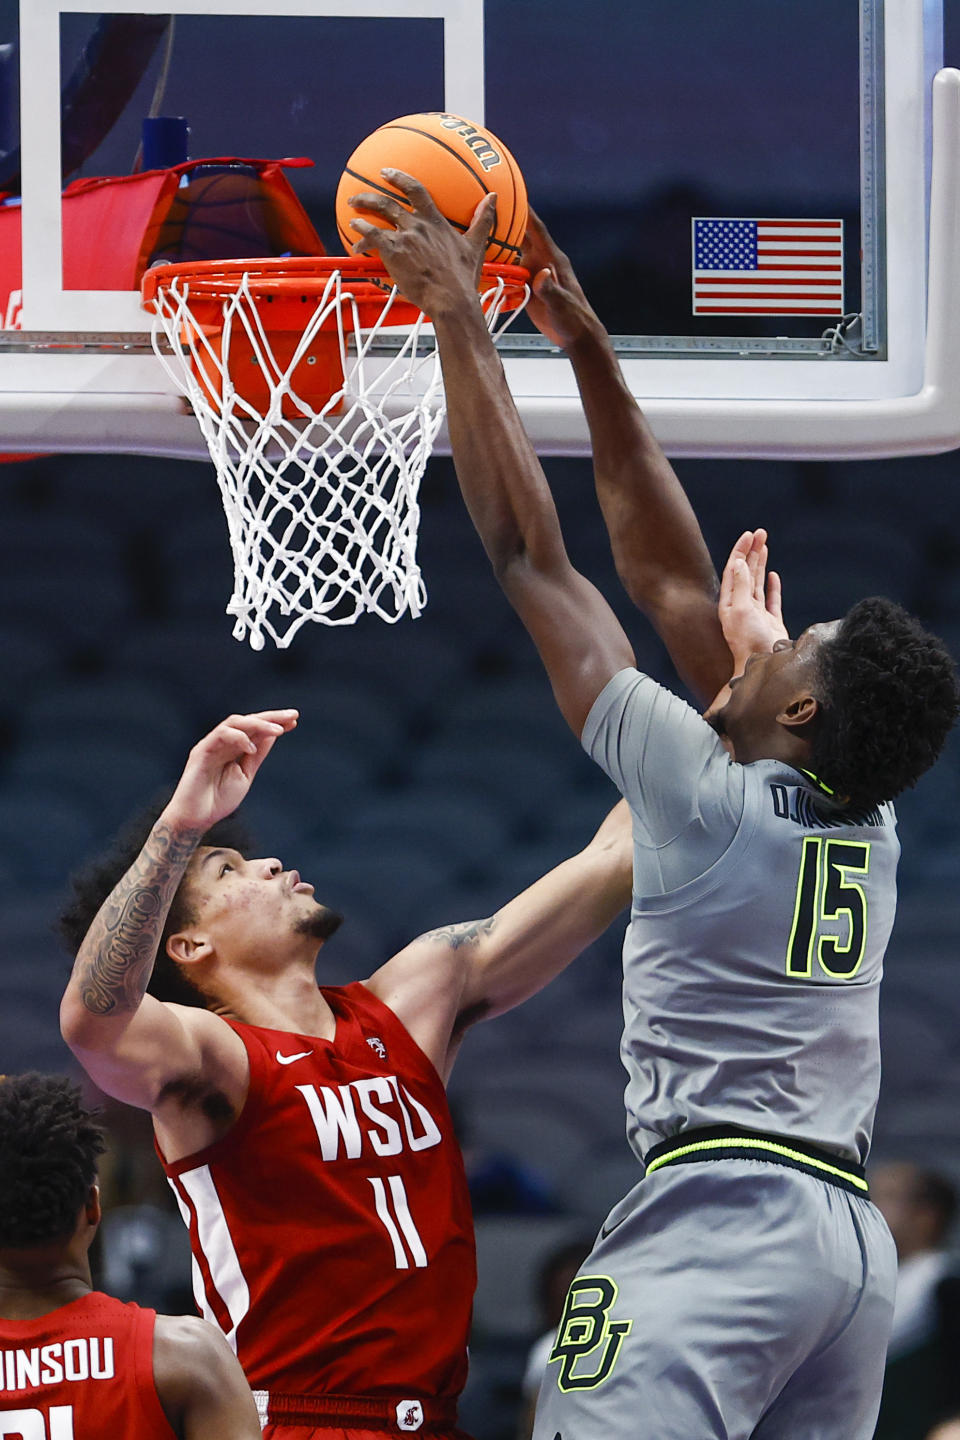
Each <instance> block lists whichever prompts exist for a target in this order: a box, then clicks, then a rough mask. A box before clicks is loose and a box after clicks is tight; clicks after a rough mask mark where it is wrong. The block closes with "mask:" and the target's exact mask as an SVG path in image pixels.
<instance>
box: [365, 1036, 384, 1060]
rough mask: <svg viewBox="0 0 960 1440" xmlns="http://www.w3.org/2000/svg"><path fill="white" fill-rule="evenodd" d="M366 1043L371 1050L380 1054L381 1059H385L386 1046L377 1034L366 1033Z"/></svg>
mask: <svg viewBox="0 0 960 1440" xmlns="http://www.w3.org/2000/svg"><path fill="white" fill-rule="evenodd" d="M367 1044H368V1045H369V1046H370V1049H371V1050H374V1051H376V1053H377V1054H378V1055H379V1056H380V1059H381V1060H386V1058H387V1047H386V1045H384V1043H383V1041H382V1040H381V1039H380V1036H379V1035H368V1036H367Z"/></svg>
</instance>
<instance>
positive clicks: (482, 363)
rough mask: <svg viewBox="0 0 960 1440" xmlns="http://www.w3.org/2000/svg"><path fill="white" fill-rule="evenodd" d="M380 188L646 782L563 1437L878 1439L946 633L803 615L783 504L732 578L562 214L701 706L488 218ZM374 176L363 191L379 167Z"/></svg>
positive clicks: (599, 366)
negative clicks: (903, 826) (616, 611)
mask: <svg viewBox="0 0 960 1440" xmlns="http://www.w3.org/2000/svg"><path fill="white" fill-rule="evenodd" d="M383 173H384V176H385V178H387V179H388V180H389V181H390V182H392V183H393V184H395V185H396V186H398V188H400V189H401V190H402V191H403V192H404V194H405V195H406V197H407V200H408V203H409V208H406V207H405V206H402V205H400V204H398V203H396V202H395V201H393V200H392V199H390V198H389V197H388V196H385V195H380V196H374V195H364V196H363V197H362V199H361V200H360V202H359V203H360V207H361V208H362V209H367V210H369V211H371V212H373V213H375V214H376V215H378V216H379V217H381V218H382V219H385V220H387V221H388V222H389V223H390V224H391V225H392V226H394V227H395V228H394V229H391V230H382V229H374V227H373V226H372V225H371V224H370V223H369V222H366V221H363V220H361V221H359V222H357V224H356V229H357V231H358V233H359V234H360V235H361V237H362V238H361V240H360V241H359V242H358V246H357V248H358V249H360V248H363V247H367V248H370V249H378V250H379V252H380V254H381V256H382V257H383V259H384V260H385V262H386V264H387V266H388V267H389V269H390V271H391V273H392V275H393V277H394V278H395V280H396V281H397V283H398V285H399V287H400V289H401V291H402V292H403V293H404V294H405V295H406V296H407V297H408V298H409V299H411V300H413V301H414V302H415V303H416V304H418V305H420V306H421V307H422V308H423V309H424V310H425V311H426V312H427V313H428V314H429V315H430V316H431V318H432V320H433V322H434V325H435V328H436V334H437V340H438V344H439V348H440V353H441V357H442V361H443V372H444V382H445V386H446V391H447V400H448V410H449V427H450V437H451V443H452V447H453V454H454V459H455V462H456V466H457V473H458V477H459V480H460V484H461V488H462V490H463V493H464V497H465V499H466V502H467V506H468V508H469V510H470V513H471V515H472V517H473V520H474V523H475V524H476V527H477V529H478V531H479V533H480V536H481V538H482V540H483V542H484V545H485V547H486V549H487V552H488V554H489V556H490V558H491V561H492V563H493V567H494V571H495V573H496V576H497V579H498V580H499V581H500V583H501V585H502V587H503V589H504V591H505V593H506V594H507V597H508V598H509V600H510V601H511V603H512V604H513V605H514V607H515V609H516V610H517V612H518V614H519V615H520V617H521V619H522V620H523V621H524V623H525V624H526V626H527V628H528V630H529V631H530V633H531V635H532V637H533V639H534V641H535V643H536V645H537V647H538V649H539V651H540V655H541V657H542V659H543V661H544V664H545V665H546V668H547V671H548V673H549V676H550V680H551V683H552V685H553V689H554V693H555V695H556V698H557V702H558V704H559V706H560V708H561V710H562V712H563V714H564V716H565V717H566V719H567V720H568V722H569V724H570V725H571V727H572V728H573V730H574V731H575V733H576V734H577V735H578V736H580V737H581V739H582V743H583V744H584V746H585V747H586V749H587V750H588V751H589V753H590V754H591V755H592V756H593V757H594V758H595V759H596V760H597V762H598V763H599V764H600V765H601V766H602V767H603V768H604V769H605V770H606V771H607V773H608V774H609V775H611V776H612V778H613V779H614V780H615V781H616V783H617V784H618V785H619V786H620V789H621V790H622V792H623V794H624V795H625V797H626V798H627V800H628V802H629V804H630V807H631V810H632V812H633V825H634V846H635V864H634V893H633V907H632V914H631V920H630V926H629V930H628V932H627V936H626V941H625V945H624V1017H625V1028H624V1034H623V1045H622V1055H623V1059H624V1063H625V1065H626V1069H627V1073H628V1077H629V1081H628V1086H627V1092H626V1101H627V1115H628V1130H629V1134H630V1142H631V1144H632V1146H633V1148H634V1150H635V1151H636V1153H637V1156H638V1158H639V1159H640V1160H641V1161H642V1162H643V1164H644V1166H645V1169H646V1176H645V1178H644V1179H643V1180H642V1181H641V1182H640V1183H639V1184H638V1185H637V1186H636V1187H635V1189H634V1190H633V1191H631V1193H630V1194H629V1195H627V1196H626V1198H625V1199H624V1200H623V1201H622V1202H621V1203H620V1204H619V1205H618V1206H616V1207H615V1209H614V1210H613V1212H612V1213H611V1215H610V1216H609V1217H608V1218H607V1220H606V1222H605V1224H604V1226H603V1228H602V1230H601V1233H600V1237H599V1239H598V1241H597V1243H596V1245H595V1247H594V1250H593V1252H592V1254H591V1255H590V1257H589V1258H588V1259H587V1261H586V1262H585V1263H584V1265H583V1267H582V1269H581V1271H580V1274H579V1275H578V1277H577V1278H576V1280H575V1281H574V1282H573V1284H572V1286H571V1289H570V1292H569V1295H568V1297H567V1302H566V1308H565V1311H564V1314H563V1317H562V1318H561V1321H560V1325H559V1328H558V1333H557V1339H556V1343H555V1345H554V1348H553V1351H552V1353H551V1356H550V1361H549V1363H548V1366H547V1376H546V1378H545V1380H544V1383H543V1388H542V1391H541V1399H540V1404H539V1407H538V1414H537V1421H536V1425H535V1430H534V1435H535V1440H599V1437H604V1440H608V1437H609V1440H620V1437H623V1440H626V1437H629V1440H788V1437H789V1440H869V1437H870V1436H871V1435H872V1432H873V1425H874V1421H875V1418H876V1413H877V1407H878V1403H879V1395H880V1387H881V1378H882V1372H883V1362H884V1353H885V1347H886V1340H887V1335H888V1331H889V1325H890V1319H891V1314H892V1300H893V1289H894V1277H895V1254H894V1247H893V1243H892V1240H891V1237H890V1234H889V1232H888V1230H887V1228H886V1226H885V1224H884V1222H883V1220H882V1218H881V1216H880V1214H879V1212H878V1211H877V1210H876V1209H875V1207H874V1206H873V1205H871V1204H870V1202H869V1200H868V1198H867V1197H868V1189H867V1182H866V1180H865V1178H864V1172H863V1168H862V1167H863V1163H864V1161H865V1159H866V1156H867V1150H868V1147H869V1141H870V1131H871V1125H872V1120H873V1113H874V1108H875V1105H876V1100H877V1090H878V1084H879V1073H880V1072H879V1041H878V1027H877V991H878V986H879V981H880V975H881V968H882V961H883V953H884V948H885V946H886V943H887V939H888V936H889V933H890V928H891V925H892V922H893V914H894V906H895V872H896V863H897V856H898V842H897V838H896V827H895V818H894V812H893V808H892V806H891V804H890V803H889V802H890V800H891V799H892V797H893V796H894V795H896V794H897V793H898V792H899V791H900V790H902V789H903V788H904V787H905V786H907V785H911V784H913V783H914V782H915V781H916V779H917V778H918V776H919V775H921V774H922V773H923V771H924V770H926V769H927V768H928V766H929V765H931V764H932V763H933V761H934V759H935V758H936V756H937V754H938V753H939V750H940V748H941V746H942V744H943V741H944V739H945V737H946V734H947V732H948V730H949V728H950V726H951V725H952V724H953V722H954V720H955V719H956V717H957V713H958V709H960V692H958V684H957V677H956V672H955V669H954V666H953V663H952V661H951V660H950V657H949V655H948V654H947V652H946V650H945V649H944V647H943V646H942V645H941V643H940V642H939V641H937V640H935V639H934V638H933V637H931V636H929V635H927V634H926V633H925V632H923V631H922V630H921V629H920V627H919V625H918V624H917V622H916V621H914V620H913V619H912V618H911V617H910V616H908V615H906V614H905V613H904V612H903V611H902V610H900V609H899V607H897V606H895V605H893V604H891V603H890V602H888V601H884V600H877V599H874V600H867V601H862V602H861V603H860V604H859V605H856V606H854V607H853V609H852V610H851V611H850V612H849V614H848V615H847V616H845V617H844V618H843V620H841V621H833V622H830V623H827V624H821V625H815V626H812V627H811V628H810V629H809V630H806V631H805V632H804V633H803V634H802V635H801V636H799V638H798V639H796V640H791V639H790V638H789V636H788V635H787V632H786V630H785V629H784V626H783V622H782V619H781V615H780V600H779V581H778V580H777V578H776V577H775V576H770V577H766V576H765V570H766V534H765V532H763V531H756V532H753V531H748V532H745V534H744V535H743V536H741V538H740V540H739V541H738V542H737V545H736V546H735V547H734V550H733V553H732V554H731V557H730V560H729V561H728V564H727V567H726V569H725V571H724V577H723V583H722V586H721V587H720V589H719V593H718V587H717V581H716V576H715V573H714V570H713V567H712V564H711V562H710V558H709V555H708V554H707V551H706V547H705V545H704V542H703V538H702V535H701V533H700V530H699V527H698V525H697V522H696V518H695V516H694V515H693V512H692V510H691V508H690V505H689V503H688V502H687V499H686V497H685V495H684V494H683V491H682V489H681V487H680V484H679V482H678V480H677V478H676V476H675V475H674V473H673V471H672V469H671V467H670V465H669V464H668V462H667V460H666V458H665V457H664V455H663V453H662V451H661V450H660V449H659V447H658V446H657V444H656V442H655V440H654V439H653V436H652V434H651V433H650V431H649V429H648V427H647V425H646V423H645V421H644V419H643V417H642V415H641V414H640V411H639V410H638V408H637V407H636V405H635V403H634V401H633V400H632V398H631V397H630V395H629V392H628V390H627V388H626V385H625V384H624V382H623V379H622V377H621V375H620V372H619V367H618V365H617V361H616V357H615V355H614V352H613V349H612V346H611V345H610V343H609V340H608V337H607V336H606V334H605V332H604V331H603V328H602V326H601V325H600V323H599V321H598V320H597V318H596V316H595V315H594V314H593V312H592V310H591V309H590V307H589V305H588V304H587V302H586V300H585V298H584V296H583V293H582V291H581V290H580V287H579V285H578V284H577V282H576V279H575V277H574V276H573V272H572V270H571V269H570V267H569V264H568V263H567V261H566V260H565V258H564V257H563V256H562V255H560V253H559V252H558V251H556V250H555V248H554V247H553V245H552V242H551V241H550V239H549V237H548V236H547V234H546V232H545V231H544V230H543V229H542V227H541V226H540V225H539V223H538V222H536V221H535V220H534V221H532V224H531V230H530V233H529V235H528V239H527V248H526V251H525V256H524V260H525V263H526V264H528V265H529V266H530V269H531V271H532V274H533V276H534V280H533V301H532V303H531V307H530V313H531V315H532V317H533V318H534V320H535V322H536V323H537V324H538V325H539V326H540V328H541V329H542V330H543V331H544V332H545V333H546V334H547V335H549V336H550V337H551V338H552V339H554V340H555V341H556V342H557V343H559V344H560V345H562V347H563V348H564V349H565V350H566V351H567V353H568V355H569V356H570V359H571V361H572V363H573V366H574V371H575V373H576V376H577V380H578V384H579V386H580V391H581V396H582V399H583V403H584V408H585V411H586V414H587V417H588V420H589V423H590V428H591V435H592V438H593V442H594V464H595V474H596V480H597V488H598V494H599V498H600V502H601V506H602V508H603V511H604V515H605V518H606V521H607V526H608V529H609V531H610V535H611V541H612V545H613V551H614V558H615V560H616V563H617V568H618V571H619V573H620V575H621V578H622V579H623V580H624V583H625V584H626V586H627V589H628V591H629V593H630V594H631V596H632V597H633V599H634V600H635V601H636V602H637V603H638V604H639V605H640V606H641V608H643V609H644V610H645V612H646V613H647V614H648V616H649V617H650V619H651V620H652V622H653V624H654V625H655V626H656V628H657V630H658V632H659V633H660V635H661V636H662V638H663V639H664V641H665V643H666V644H667V646H668V648H669V650H670V653H671V655H672V657H673V659H674V661H675V663H676V665H677V668H678V670H679V672H680V673H681V675H682V676H683V678H684V679H685V680H686V682H687V683H688V684H689V685H690V687H691V689H692V690H693V692H694V693H695V694H696V695H697V696H698V698H699V699H700V700H701V702H703V703H704V704H706V703H707V702H709V701H711V700H712V702H713V703H712V704H710V705H709V708H708V711H707V717H706V718H702V717H701V716H700V715H699V714H697V712H696V711H694V710H692V709H691V708H690V707H689V706H687V705H686V704H685V703H684V702H683V701H681V700H679V699H678V698H677V697H676V696H674V695H672V694H670V692H669V691H667V690H665V689H664V688H663V687H662V686H660V685H658V684H657V683H656V682H655V681H654V680H652V679H651V678H650V677H649V676H646V675H641V674H640V673H639V672H638V671H637V670H636V668H635V667H634V656H633V653H632V650H631V648H630V644H629V642H628V640H627V637H626V635H625V634H624V632H623V629H622V627H621V626H620V623H619V621H618V620H617V619H616V617H615V616H614V615H613V613H612V611H611V610H610V608H609V607H608V605H607V603H606V601H605V600H604V599H603V597H602V596H601V595H600V594H599V593H598V592H597V591H596V590H595V589H594V587H593V586H592V585H591V584H590V583H589V582H588V581H587V580H586V579H585V578H584V577H583V576H582V575H580V574H579V573H578V572H577V571H575V570H574V569H573V567H572V566H571V564H570V562H569V559H568V558H567V555H566V551H565V549H564V546H563V540H562V536H561V534H560V529H559V524H558V520H557V515H556V510H555V507H554V504H553V500H552V497H551V495H550V492H549V489H548V487H547V484H546V481H545V478H544V476H543V473H542V470H541V468H540V465H539V462H538V461H537V459H536V456H535V455H534V454H533V451H532V448H531V446H530V444H529V441H528V440H527V437H526V435H525V434H524V431H523V428H522V425H521V423H520V419H519V416H518V415H517V412H516V409H515V407H514V404H513V401H512V398H511V395H510V392H509V390H508V388H507V385H506V382H505V379H504V376H503V371H502V367H501V365H500V361H499V358H498V356H497V354H496V352H495V350H494V348H493V346H492V343H491V341H490V339H489V336H488V335H487V332H486V328H485V326H484V324H483V321H482V317H481V315H480V310H479V306H478V303H477V290H476V286H477V279H478V274H477V272H478V267H479V261H480V258H481V255H482V253H483V249H484V245H485V242H486V238H487V235H488V234H489V231H490V225H491V222H492V210H491V201H490V198H489V197H488V199H487V200H486V201H484V202H483V204H482V205H481V206H480V207H478V210H477V213H476V216H475V218H474V222H473V224H472V226H471V227H470V229H469V231H468V232H467V233H466V235H458V234H457V233H456V232H455V231H454V230H453V229H452V228H451V227H450V226H448V225H446V224H445V223H444V222H443V220H442V219H441V217H440V216H439V215H438V213H437V211H436V210H435V208H434V207H433V205H432V202H431V201H430V198H429V196H428V195H427V194H426V192H425V191H424V190H423V189H422V187H421V186H419V185H418V184H417V183H416V182H414V181H411V180H410V178H409V177H406V176H403V175H402V174H400V173H399V172H396V171H384V172H383ZM353 203H358V202H357V201H354V202H353Z"/></svg>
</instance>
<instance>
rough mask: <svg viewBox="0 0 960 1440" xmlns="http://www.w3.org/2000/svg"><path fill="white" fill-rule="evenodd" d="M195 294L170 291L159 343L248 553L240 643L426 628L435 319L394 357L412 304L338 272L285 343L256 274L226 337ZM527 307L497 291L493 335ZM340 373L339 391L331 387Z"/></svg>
mask: <svg viewBox="0 0 960 1440" xmlns="http://www.w3.org/2000/svg"><path fill="white" fill-rule="evenodd" d="M248 263H249V264H250V265H251V266H255V265H256V263H257V262H255V261H253V262H248ZM194 288H195V294H194V297H193V300H191V285H190V278H189V276H184V277H179V276H176V275H173V276H171V277H170V278H169V279H168V280H164V282H163V283H162V284H158V285H157V287H156V293H155V298H154V300H153V307H152V308H153V310H154V321H153V343H154V349H155V351H156V353H157V355H158V357H159V358H160V360H161V362H162V363H163V365H164V367H165V368H166V370H167V373H168V374H169V375H170V376H171V378H172V380H173V381H174V383H175V384H176V385H177V387H178V388H179V389H180V390H181V391H182V392H183V394H184V395H185V396H186V398H187V400H188V401H189V403H190V405H191V407H192V409H193V411H194V414H195V415H196V418H197V420H198V422H199V424H200V428H201V430H202V431H203V435H204V438H205V440H206V442H207V446H208V449H209V451H210V456H211V459H212V460H213V463H214V465H215V467H216V471H217V478H218V481H219V485H220V493H221V496H222V498H223V505H224V509H225V511H226V516H227V527H228V531H229V536H230V547H231V551H232V554H233V572H234V583H233V594H232V596H231V598H230V602H229V604H228V605H227V613H228V614H229V615H232V616H234V617H235V624H234V627H233V634H234V636H235V638H236V639H237V640H243V639H248V640H249V642H250V644H251V646H252V647H253V648H254V649H255V650H259V649H262V647H263V644H264V640H265V637H266V636H267V635H269V636H270V637H271V638H272V640H273V641H274V642H275V644H276V645H278V646H279V647H281V648H284V647H286V646H287V645H289V644H290V641H291V640H292V639H293V637H294V635H295V634H296V633H297V631H298V630H299V629H300V627H301V626H302V625H303V624H304V623H305V622H306V621H308V620H316V621H320V622H321V623H323V624H327V625H345V624H351V623H352V622H353V621H355V620H356V619H357V618H358V616H360V615H362V614H364V613H366V612H370V613H372V614H375V615H378V616H380V618H381V619H382V620H386V621H388V622H391V623H392V622H394V621H396V620H399V619H400V617H401V616H402V615H405V614H409V615H411V616H413V617H416V616H417V615H419V614H420V612H421V611H422V609H423V606H424V604H425V603H426V589H425V586H424V583H423V578H422V576H421V573H420V568H419V566H418V564H417V557H416V550H417V531H418V526H419V520H420V509H419V504H418V499H417V496H418V491H419V487H420V481H421V479H422V477H423V472H424V469H425V467H426V463H427V460H428V459H429V456H430V452H431V449H432V447H433V442H434V440H435V438H436V434H437V431H438V429H439V427H440V424H441V422H442V419H443V414H444V405H443V385H442V380H441V374H440V363H439V357H438V355H437V353H436V350H435V348H434V346H433V343H432V338H431V337H429V336H428V335H427V334H425V333H424V329H425V321H424V317H423V316H422V315H419V314H418V318H417V319H416V320H415V321H414V323H412V324H410V325H408V326H405V327H404V328H403V329H394V330H391V336H392V337H393V338H394V339H395V343H396V349H395V350H394V351H393V353H387V354H384V353H382V347H381V348H376V347H375V345H374V342H375V340H376V339H377V337H378V336H380V334H381V332H382V330H383V327H384V326H385V325H391V324H393V325H396V323H397V321H396V316H397V315H404V314H406V315H407V317H409V312H410V307H409V306H406V303H405V302H404V301H403V300H402V299H400V298H399V297H398V296H397V292H396V289H395V288H394V289H390V287H389V285H388V286H387V287H386V289H385V290H384V293H383V296H382V301H380V300H378V301H377V302H376V304H375V306H374V307H373V312H372V311H371V306H370V304H369V300H368V301H367V303H366V304H364V303H362V302H358V299H357V293H358V292H357V287H356V286H355V285H352V283H351V280H350V279H349V278H348V277H347V276H346V275H344V274H342V273H341V271H340V270H337V269H334V270H333V271H332V272H331V273H330V274H329V276H328V278H326V280H325V282H324V283H321V284H319V285H318V286H316V287H315V293H313V294H310V295H309V297H307V296H306V295H305V296H302V297H299V298H300V299H302V300H303V301H304V302H305V303H304V307H303V311H302V314H303V319H302V320H300V319H298V322H297V329H296V332H295V333H292V332H287V342H286V344H283V343H279V344H278V343H277V336H276V333H275V329H274V328H273V327H271V329H270V331H269V332H268V329H267V328H266V326H265V317H266V320H267V321H268V322H270V321H272V320H273V318H274V316H273V312H271V310H270V303H271V301H270V297H269V296H265V294H264V289H263V287H262V286H260V287H259V290H258V280H257V276H256V273H255V272H253V273H252V274H251V273H246V272H244V273H240V274H238V276H237V278H236V283H235V285H234V286H233V287H231V288H230V291H229V293H226V294H224V295H223V296H222V297H220V298H218V299H217V301H216V302H215V304H216V311H217V314H216V320H215V323H213V324H211V322H210V318H209V315H210V306H211V301H210V299H209V297H208V296H204V297H203V300H202V303H201V300H200V295H199V292H200V291H201V289H202V287H201V286H199V285H196V286H195V287H194ZM361 289H365V290H366V291H367V292H369V291H370V289H371V287H370V285H369V284H367V285H366V286H365V287H361ZM375 293H376V292H375ZM516 298H517V297H516V285H515V284H514V285H513V286H512V287H511V286H510V285H508V284H507V282H505V280H504V279H503V278H499V277H498V278H497V279H496V280H494V281H493V282H492V283H491V285H490V288H489V289H487V290H486V291H485V293H484V295H483V305H484V311H485V313H486V316H487V321H488V324H489V326H490V328H491V330H493V331H495V332H496V331H497V330H498V329H503V328H505V325H506V323H508V322H509V319H510V318H512V315H509V314H508V311H507V304H508V303H509V304H510V305H513V304H515V303H516ZM377 312H378V313H377ZM372 314H373V319H372V321H371V315H372ZM301 325H302V329H301ZM282 338H283V337H281V340H282ZM164 339H165V340H166V346H165V345H164V344H163V340H164ZM331 367H332V369H331ZM327 373H331V374H332V377H333V378H332V380H331V387H332V386H334V385H335V386H336V388H335V389H333V390H332V393H330V391H329V390H326V389H324V386H323V383H322V376H323V375H325V374H327ZM341 375H342V379H341V378H340V377H341ZM251 376H252V377H253V379H252V380H251V379H250V377H251ZM318 376H320V377H321V384H320V393H319V395H318V394H317V393H316V389H317V387H316V383H315V382H316V380H317V377H318ZM327 395H329V398H327Z"/></svg>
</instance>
